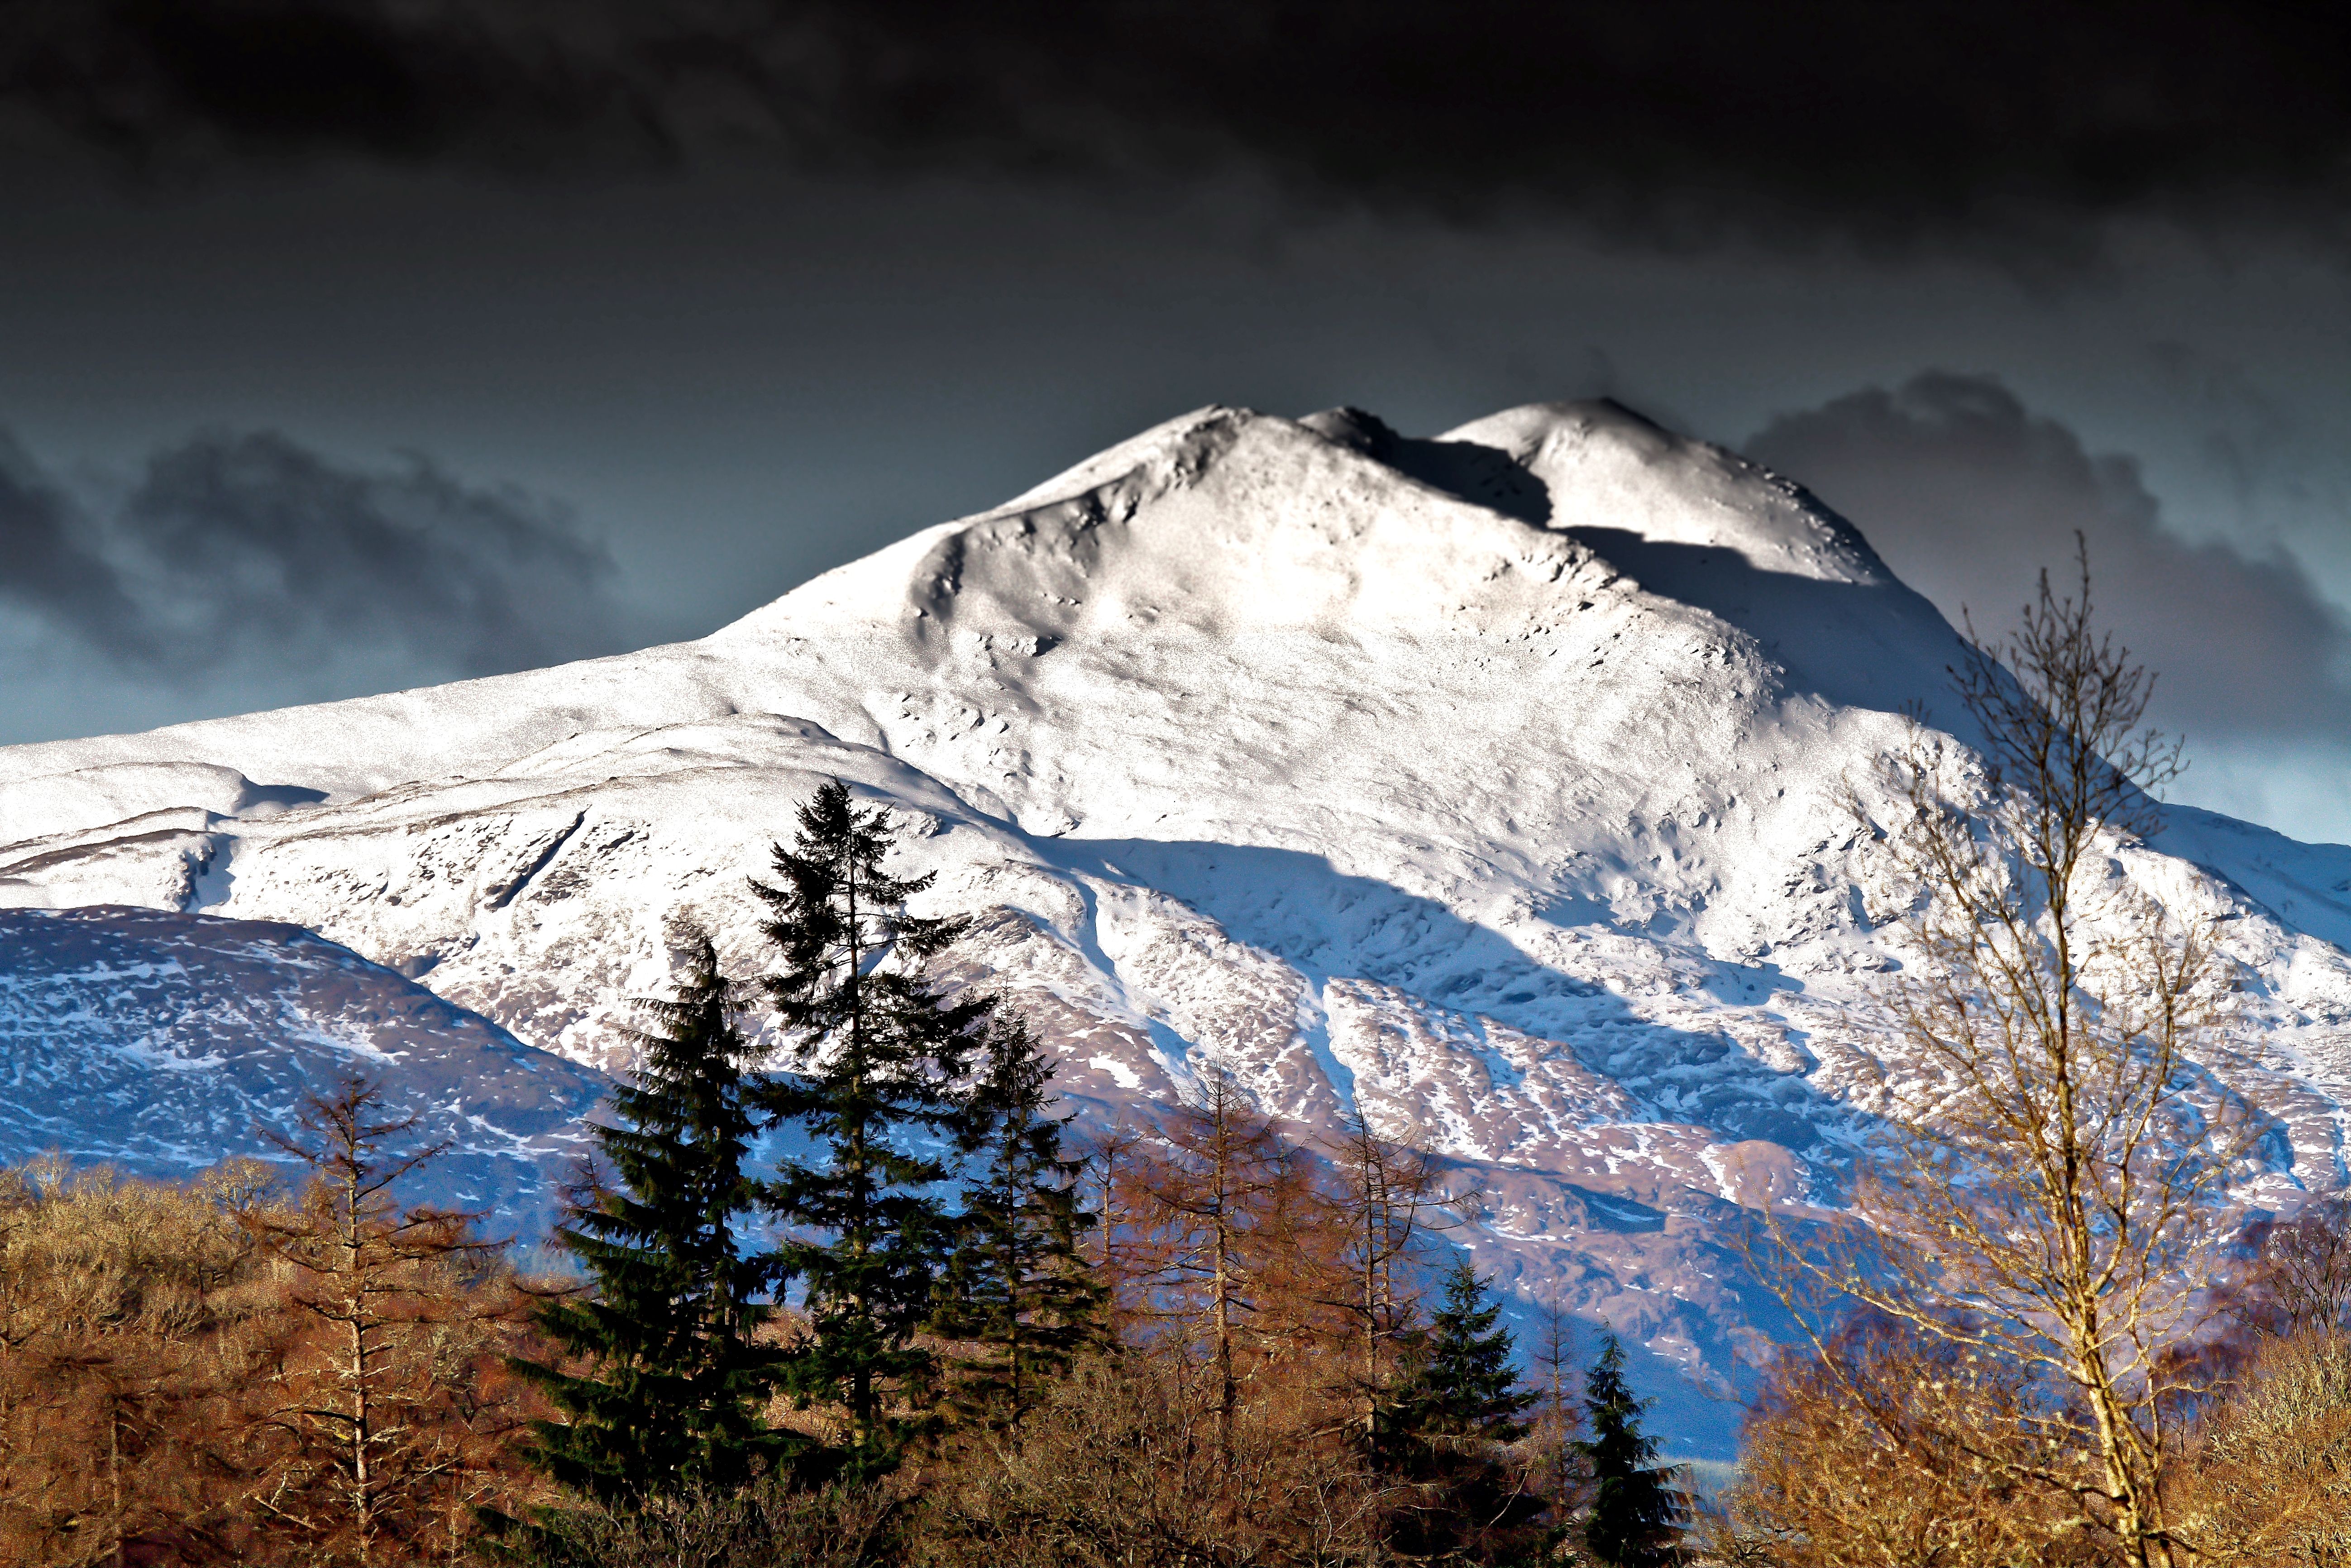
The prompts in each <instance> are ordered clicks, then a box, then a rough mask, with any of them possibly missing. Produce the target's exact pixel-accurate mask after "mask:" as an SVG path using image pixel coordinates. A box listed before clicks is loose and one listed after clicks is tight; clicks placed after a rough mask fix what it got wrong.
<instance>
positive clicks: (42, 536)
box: [0, 434, 617, 684]
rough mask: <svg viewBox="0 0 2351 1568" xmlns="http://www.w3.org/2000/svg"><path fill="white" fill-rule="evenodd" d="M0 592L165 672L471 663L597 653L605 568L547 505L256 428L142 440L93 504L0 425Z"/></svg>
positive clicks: (609, 621) (168, 675)
mask: <svg viewBox="0 0 2351 1568" xmlns="http://www.w3.org/2000/svg"><path fill="white" fill-rule="evenodd" d="M0 542H5V546H6V548H5V552H0V594H5V596H7V597H8V598H10V599H12V600H14V601H16V602H17V603H18V604H19V605H21V606H23V607H25V608H26V609H28V610H30V611H32V612H34V613H35V614H36V615H37V616H38V617H40V618H41V619H42V620H44V621H45V622H47V624H48V625H49V626H50V627H51V628H53V630H54V631H56V632H60V633H63V634H65V635H67V636H69V637H71V638H72V639H74V640H76V641H78V642H79V643H83V644H86V645H87V646H89V648H91V649H94V650H96V651H97V652H99V653H102V654H103V655H105V656H106V657H107V658H108V659H109V660H110V661H111V662H112V663H114V664H116V665H117V666H119V667H120V668H122V669H124V670H126V671H129V672H133V673H137V674H142V675H148V676H153V677H158V678H162V679H164V680H167V681H173V682H178V683H182V684H186V683H190V682H193V681H197V680H201V679H203V678H204V677H206V676H208V675H211V674H214V673H216V672H218V671H220V670H223V669H225V668H227V667H230V666H234V665H235V664H240V663H241V662H246V661H253V660H261V661H272V662H279V663H289V662H290V663H295V664H302V663H311V664H319V665H331V664H337V663H339V662H345V661H349V660H350V659H352V658H354V657H357V658H362V659H377V660H383V661H387V662H389V663H391V664H393V665H395V666H396V668H397V671H398V673H399V674H401V675H402V677H407V676H410V675H413V674H419V673H422V674H428V675H434V676H441V677H450V676H465V675H477V674H496V673H498V672H501V671H506V670H513V669H521V668H527V667H529V666H532V665H536V664H546V663H551V662H554V661H557V660H559V659H563V658H568V657H574V656H578V655H580V654H585V653H604V652H609V651H611V647H610V645H611V642H612V641H613V639H614V637H615V633H616V626H615V622H616V619H617V614H616V612H615V609H614V607H613V605H612V603H611V600H610V599H609V597H608V595H607V592H606V585H607V582H608V580H609V579H610V577H611V572H612V567H611V561H610V559H609V558H608V557H607V556H606V555H605V553H604V552H603V551H602V549H600V548H599V547H597V546H595V545H593V544H590V543H589V542H586V541H584V540H582V539H581V538H579V537H578V536H577V534H576V533H575V532H574V531H573V530H572V528H571V526H570V522H569V518H568V517H566V516H565V514H564V513H563V512H562V511H561V510H560V509H559V508H557V507H552V506H550V505H549V504H548V503H546V502H543V501H539V500H537V499H535V498H533V497H529V496H527V495H524V494H522V493H520V492H518V491H514V490H510V489H496V488H479V487H474V486H466V485H464V484H461V483H459V482H458V481H456V480H455V479H453V478H452V477H450V476H448V475H446V474H444V473H442V472H441V471H440V470H439V469H437V468H436V467H434V465H432V464H431V463H430V462H428V461H426V460H425V459H423V458H421V457H411V458H409V459H408V460H407V461H406V462H405V464H404V465H402V466H400V467H396V468H390V469H383V470H374V471H370V470H361V469H356V468H350V467H346V466H341V465H337V464H334V463H331V462H329V461H328V460H326V459H324V458H322V457H320V456H319V455H316V454H314V453H311V452H308V451H306V450H305V449H303V448H302V447H300V446H298V445H297V444H294V443H293V442H291V441H288V440H287V439H286V438H285V437H283V436H280V435H276V434H243V435H231V434H204V435H200V436H197V437H195V438H193V439H192V440H190V441H187V442H185V443H183V444H180V445H178V446H175V447H173V448H172V449H170V450H168V451H164V452H161V453H158V454H156V455H154V456H153V457H152V458H151V459H150V460H149V461H148V463H147V465H146V468H145V471H144V473H143V475H142V476H141V477H140V479H139V481H138V482H137V484H136V485H135V486H133V487H132V488H131V491H130V493H129V495H128V496H127V497H126V498H125V499H124V500H122V502H121V503H120V505H119V506H118V507H112V508H110V510H109V511H108V512H107V513H106V514H105V515H103V516H99V515H94V514H93V513H92V512H91V511H90V510H89V509H88V508H85V507H82V506H80V505H78V503H77V502H76V501H75V500H74V499H73V498H72V497H71V496H70V495H69V494H68V492H67V491H66V490H65V489H64V488H62V487H61V486H57V485H55V484H54V483H51V482H49V481H48V480H47V479H45V478H44V477H43V476H41V475H40V474H39V472H38V471H37V469H36V468H35V467H34V465H32V464H31V462H30V461H29V460H28V459H26V457H25V455H24V454H23V453H22V451H21V450H20V449H19V448H17V447H16V445H15V444H13V443H12V442H8V441H7V440H6V438H5V436H0Z"/></svg>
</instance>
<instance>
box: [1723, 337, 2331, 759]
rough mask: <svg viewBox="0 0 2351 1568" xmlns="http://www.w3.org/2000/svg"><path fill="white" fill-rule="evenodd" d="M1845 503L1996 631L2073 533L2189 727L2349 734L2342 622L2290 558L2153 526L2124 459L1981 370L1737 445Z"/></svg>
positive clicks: (1882, 544) (1901, 564)
mask: <svg viewBox="0 0 2351 1568" xmlns="http://www.w3.org/2000/svg"><path fill="white" fill-rule="evenodd" d="M1745 450H1746V452H1747V454H1748V455H1750V457H1753V458H1754V459H1755V460H1756V461H1758V462H1761V463H1764V464H1767V465H1770V466H1771V467H1773V468H1775V469H1778V470H1779V471H1781V472H1782V473H1783V474H1786V475H1788V476H1791V477H1792V478H1795V479H1797V480H1799V481H1801V482H1802V483H1803V484H1804V485H1805V486H1808V487H1809V488H1810V489H1812V490H1813V493H1814V494H1816V495H1817V496H1819V497H1821V498H1822V499H1823V501H1825V502H1827V503H1828V504H1829V505H1830V506H1832V507H1835V508H1836V509H1837V510H1838V511H1839V512H1841V513H1843V514H1844V516H1846V517H1850V518H1851V519H1852V520H1853V521H1854V522H1855V524H1856V525H1857V526H1858V527H1859V528H1861V530H1862V532H1863V533H1864V534H1865V535H1866V536H1867V537H1868V538H1869V540H1870V542H1871V543H1872V544H1873V545H1875V546H1876V548H1877V550H1878V552H1879V553H1880V554H1881V555H1882V556H1884V557H1885V558H1886V562H1887V564H1888V565H1890V566H1892V567H1893V568H1894V570H1896V572H1897V573H1898V574H1900V576H1901V577H1902V578H1903V580H1905V581H1907V582H1908V583H1909V584H1910V585H1911V586H1912V587H1914V588H1916V589H1917V590H1918V591H1920V592H1922V593H1925V594H1926V595H1927V596H1928V598H1930V599H1932V600H1934V601H1935V602H1936V603H1937V604H1938V605H1939V606H1940V607H1941V608H1942V609H1943V611H1944V612H1945V613H1946V614H1948V615H1949V616H1950V617H1951V619H1952V620H1953V621H1954V622H1957V621H1958V620H1959V617H1960V613H1961V612H1962V610H1963V609H1964V610H1965V611H1966V612H1968V613H1970V614H1971V615H1972V616H1973V618H1974V620H1975V623H1976V626H1977V628H1978V630H1979V631H1980V632H1997V631H2001V630H2005V629H2006V628H2007V627H2008V626H2009V625H2010V624H2011V623H2012V622H2013V621H2014V618H2015V614H2016V610H2017V607H2018V606H2020V605H2022V603H2024V602H2025V601H2026V600H2027V599H2029V598H2030V597H2031V595H2032V591H2033V583H2034V579H2035V575H2036V573H2037V572H2038V571H2039V570H2041V569H2042V568H2043V567H2046V568H2048V569H2049V570H2050V572H2051V576H2052V580H2053V581H2055V582H2058V583H2060V584H2062V583H2063V582H2064V580H2065V578H2066V574H2068V573H2069V572H2070V570H2071V566H2070V560H2071V557H2072V553H2073V549H2074V531H2075V530H2077V529H2078V530H2080V532H2081V533H2082V534H2083V536H2084V537H2085V539H2086V540H2087V542H2088V545H2089V551H2090V564H2091V572H2092V591H2093V595H2094V599H2095V603H2096V605H2097V608H2098V614H2099V619H2100V620H2101V621H2102V622H2104V623H2105V625H2106V626H2108V627H2109V628H2110V629H2112V630H2113V631H2114V632H2116V635H2117V637H2118V638H2119V639H2120V640H2121V641H2122V642H2124V643H2127V644H2128V645H2129V647H2130V649H2131V652H2132V653H2133V654H2134V655H2136V656H2137V658H2138V659H2139V660H2140V661H2141V662H2143V663H2145V664H2147V666H2148V667H2149V668H2151V669H2154V670H2155V671H2157V672H2158V676H2159V680H2158V687H2157V708H2158V716H2159V717H2160V718H2161V720H2162V721H2163V722H2164V723H2166V724H2168V725H2170V726H2173V727H2179V728H2184V729H2186V730H2188V731H2189V732H2190V733H2191V734H2193V735H2204V736H2215V737H2249V738H2250V737H2278V738H2284V737H2294V738H2318V737H2334V738H2344V737H2351V684H2346V674H2351V670H2346V653H2351V628H2347V627H2346V622H2345V618H2344V616H2343V614H2342V612H2340V611H2338V610H2337V609H2336V608H2335V607H2334V606H2333V605H2331V604H2330V603H2328V602H2327V601H2326V600H2325V598H2324V597H2323V596H2322V595H2321V594H2320V593H2319V592H2318V591H2317V590H2316V588H2315V587H2314V585H2313V584H2312V582H2311V580H2310V579H2309V578H2308V576H2307V575H2306V574H2305V573H2304V571H2303V570H2302V569H2301V567H2300V566H2299V565H2298V564H2296V563H2295V562H2294V560H2293V559H2291V558H2290V557H2287V556H2284V555H2282V554H2256V553H2249V552H2248V551H2247V550H2245V549H2240V548H2238V547H2236V546H2234V545H2231V544H2229V543H2224V542H2218V541H2214V542H2204V543H2191V542H2189V540H2186V539H2184V538H2180V537H2179V536H2178V535H2177V534H2175V533H2173V532H2171V531H2170V530H2169V529H2168V528H2166V527H2165V526H2164V524H2163V520H2162V514H2161V507H2159V506H2158V503H2157V501H2156V499H2155V497H2153V496H2151V495H2150V494H2149V493H2148V492H2147V487H2146V486H2145V484H2144V483H2143V482H2142V480H2141V478H2140V475H2139V470H2138V467H2137V464H2136V463H2134V462H2133V461H2132V460H2131V459H2130V458H2128V457H2127V456H2123V455H2113V454H2106V455H2097V454H2093V453H2091V452H2089V451H2088V450H2086V449H2085V446H2084V445H2083V443H2082V441H2081V439H2080V437H2079V436H2077V435H2076V434H2074V432H2073V431H2071V430H2069V429H2068V428H2066V427H2065V426H2064V424H2062V423H2058V422H2057V421H2055V420H2053V419H2051V418H2048V417H2046V416H2044V415H2037V414H2035V413H2032V412H2031V411H2030V410H2028V409H2027V408H2026V407H2025V405H2024V403H2023V402H2022V400H2020V399H2019V398H2018V397H2017V396H2016V395H2015V394H2014V393H2013V392H2010V391H2009V390H2008V389H2007V388H2005V387H2003V386H2002V385H2001V384H2000V382H1997V381H1996V380H1993V379H1991V378H1989V377H1980V376H1964V375H1954V374H1950V373H1948V372H1941V371H1934V372H1929V373H1927V374H1924V375H1920V376H1917V377H1915V378H1913V379H1912V380H1910V381H1909V382H1906V383H1904V384H1903V385H1902V386H1901V387H1899V388H1897V389H1896V390H1894V391H1891V392H1887V391H1884V390H1882V389H1878V388H1871V389H1869V390H1866V391H1863V392H1855V393H1852V394H1850V395H1849V396H1845V397H1842V398H1838V399H1836V400H1835V401H1834V402H1829V403H1827V404H1825V405H1824V406H1823V407H1820V408H1817V409H1813V410H1809V411H1806V412H1803V413H1791V414H1784V415H1782V416H1781V417H1779V418H1777V419H1775V420H1773V421H1772V422H1771V423H1770V424H1769V425H1767V426H1766V427H1765V428H1764V429H1763V430H1762V431H1761V432H1759V433H1758V434H1756V435H1755V436H1754V437H1753V438H1752V439H1751V440H1750V441H1749V442H1748V443H1747V444H1746V446H1745Z"/></svg>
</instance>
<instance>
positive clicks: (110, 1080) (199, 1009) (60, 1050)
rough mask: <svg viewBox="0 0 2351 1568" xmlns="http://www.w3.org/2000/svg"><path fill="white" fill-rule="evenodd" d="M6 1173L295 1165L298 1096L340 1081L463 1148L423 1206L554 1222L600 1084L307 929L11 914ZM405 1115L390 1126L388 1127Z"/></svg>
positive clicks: (419, 1178) (444, 1162) (198, 918)
mask: <svg viewBox="0 0 2351 1568" xmlns="http://www.w3.org/2000/svg"><path fill="white" fill-rule="evenodd" d="M0 953H5V955H6V963H5V967H0V1085H5V1088H0V1160H7V1161H22V1160H26V1159H29V1158H32V1157H33V1156H35V1155H42V1154H46V1153H49V1152H51V1151H55V1152H57V1153H60V1154H63V1155H67V1156H68V1158H70V1159H72V1160H74V1161H75V1162H76V1163H77V1164H84V1165H89V1164H105V1165H111V1166H114V1167H115V1168H117V1169H119V1170H122V1171H124V1172H127V1173H129V1174H133V1175H139V1176H161V1177H164V1178H167V1179H174V1180H177V1179H184V1178H185V1177H187V1176H191V1175H193V1174H194V1173H195V1172H196V1171H198V1170H200V1169H202V1168H203V1167H204V1166H209V1165H213V1164H215V1163H216V1162H218V1161H219V1160H221V1159H223V1158H224V1157H225V1156H228V1155H256V1156H258V1157H260V1158H263V1159H268V1160H273V1161H277V1162H279V1163H281V1164H288V1165H289V1166H290V1162H289V1161H288V1159H287V1155H286V1153H285V1152H284V1151H283V1150H282V1149H280V1148H278V1147H277V1146H276V1145H273V1144H271V1143H270V1142H269V1140H268V1138H267V1137H266V1131H275V1132H277V1133H278V1134H284V1135H287V1136H291V1137H296V1138H305V1137H307V1136H308V1134H304V1133H303V1132H302V1130H301V1128H300V1126H299V1124H298V1118H299V1115H300V1113H301V1111H302V1104H303V1097H304V1095H305V1094H306V1093H308V1092H319V1093H322V1094H331V1093H332V1092H334V1090H335V1087H336V1085H337V1084H338V1083H339V1082H340V1081H341V1080H342V1079H344V1078H345V1077H348V1076H351V1075H358V1076H361V1077H365V1078H368V1079H370V1080H371V1081H373V1082H377V1083H379V1084H380V1085H381V1087H382V1090H383V1092H384V1108H385V1110H386V1111H387V1112H388V1113H390V1115H391V1117H393V1118H396V1117H398V1116H401V1115H404V1114H407V1113H414V1114H416V1115H417V1116H418V1118H419V1123H418V1126H417V1128H416V1131H415V1134H414V1135H413V1137H412V1138H409V1139H404V1140H401V1141H399V1142H397V1143H396V1144H395V1145H392V1146H391V1148H392V1152H401V1151H405V1150H408V1149H413V1148H415V1147H418V1146H421V1145H423V1144H426V1143H440V1142H443V1141H444V1140H445V1141H447V1142H448V1143H450V1144H451V1145H452V1147H451V1148H450V1150H449V1151H448V1152H447V1153H446V1154H444V1155H441V1156H440V1157H439V1158H438V1159H436V1160H435V1161H434V1162H433V1163H432V1164H431V1165H429V1166H425V1167H423V1169H421V1170H420V1171H419V1172H418V1173H417V1174H416V1176H414V1177H413V1179H411V1180H409V1181H407V1182H405V1183H403V1185H402V1186H401V1187H400V1188H398V1189H397V1190H396V1196H397V1197H401V1198H402V1199H403V1200H405V1201H407V1202H411V1203H422V1202H428V1201H430V1202H435V1203H438V1204H441V1205H443V1206H444V1207H456V1208H463V1209H468V1210H486V1211H489V1212H490V1213H491V1216H492V1218H493V1219H494V1221H495V1222H496V1223H497V1224H502V1225H504V1226H507V1227H513V1226H515V1225H517V1224H529V1225H543V1223H544V1221H545V1218H546V1215H547V1211H548V1208H549V1203H548V1195H549V1191H550V1190H551V1185H552V1182H553V1181H554V1180H559V1179H560V1177H561V1176H562V1175H563V1174H564V1167H565V1166H567V1165H568V1164H569V1162H570V1161H572V1160H574V1159H576V1158H577V1157H578V1156H579V1155H580V1154H581V1153H582V1152H584V1149H585V1145H584V1143H583V1140H582V1138H581V1134H580V1117H581V1116H582V1115H583V1114H584V1113H586V1112H587V1111H588V1110H589V1109H590V1108H591V1107H592V1106H593V1105H594V1104H595V1103H596V1102H597V1100H598V1099H599V1098H601V1095H602V1093H603V1092H604V1090H605V1088H606V1087H607V1084H606V1082H605V1081H604V1079H603V1077H602V1075H601V1074H600V1073H596V1072H593V1071H588V1070H586V1069H583V1068H581V1067H580V1066H578V1065H577V1064H575V1063H573V1062H569V1061H564V1060H562V1059H561V1058H559V1057H553V1056H549V1054H548V1053H547V1052H545V1051H535V1050H533V1049H532V1048H531V1047H529V1046H527V1045H524V1044H523V1043H522V1042H521V1041H519V1040H516V1039H515V1038H514V1037H513V1036H512V1035H510V1034H508V1033H507V1031H506V1030H502V1029H500V1028H499V1027H498V1026H497V1025H496V1024H494V1023H492V1022H490V1021H489V1020H488V1019H485V1018H482V1017H480V1016H478V1015H476V1014H474V1013H469V1012H466V1011H465V1010H464V1009H460V1008H455V1007H452V1006H450V1005H449V1003H447V1002H445V1001H444V1000H442V999H441V998H439V997H436V996H434V995H433V993H431V992H430V991H427V990H425V989H423V988H422V987H419V986H416V985H413V984H412V983H410V982H409V981H406V980H403V979H402V978H401V977H399V976H398V975H396V974H393V973H392V971H390V970H388V969H385V968H383V967H381V966H380V965H375V964H371V963H369V962H368V961H367V960H366V959H364V958H361V957H360V956H359V955H358V954H356V953H353V952H351V951H350V950H349V949H347V948H343V947H340V946H336V945H335V944H333V943H331V942H327V941H323V940H321V939H320V938H319V937H317V936H312V935H311V934H310V933H309V932H307V931H304V930H301V929H299V928H298V927H294V926H289V925H276V924H271V923H267V922H263V921H255V920H224V919H220V918H217V917H214V916H211V915H182V914H167V913H159V912H157V911H153V910H144V909H123V908H109V907H105V906H99V907H93V908H88V909H74V910H55V911H52V910H6V911H0ZM387 1119H390V1118H387Z"/></svg>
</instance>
